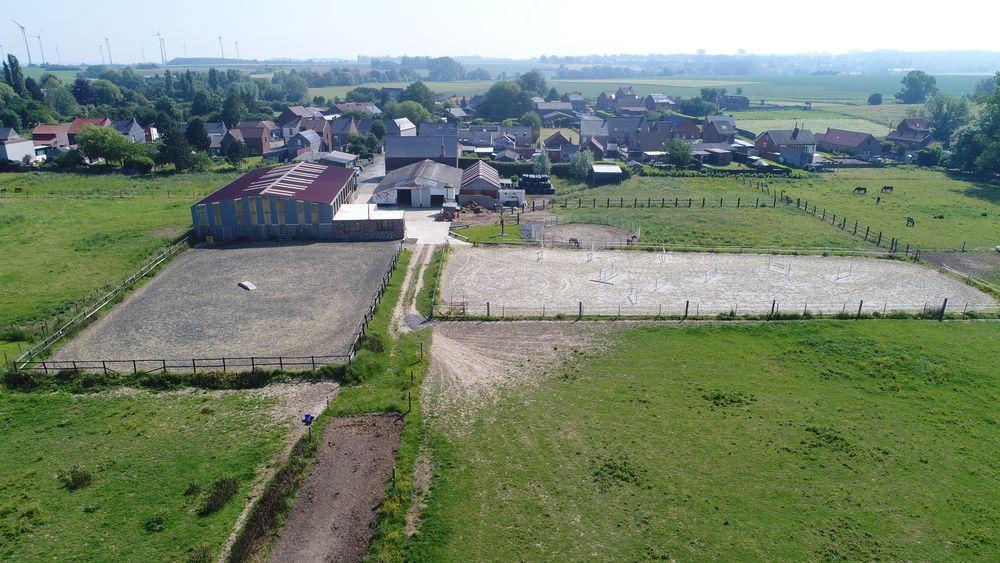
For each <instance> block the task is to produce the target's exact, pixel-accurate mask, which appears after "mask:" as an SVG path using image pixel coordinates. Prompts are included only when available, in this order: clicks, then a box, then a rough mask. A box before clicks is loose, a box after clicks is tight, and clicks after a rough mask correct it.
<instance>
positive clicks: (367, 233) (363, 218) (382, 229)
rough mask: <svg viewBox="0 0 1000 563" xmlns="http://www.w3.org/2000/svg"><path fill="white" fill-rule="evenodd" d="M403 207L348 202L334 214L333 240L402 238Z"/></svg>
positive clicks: (359, 240)
mask: <svg viewBox="0 0 1000 563" xmlns="http://www.w3.org/2000/svg"><path fill="white" fill-rule="evenodd" d="M404 213H405V212H404V211H403V210H402V209H379V207H378V205H375V204H374V203H346V204H344V205H341V206H340V209H339V210H338V211H337V214H336V215H334V216H333V240H335V241H341V242H361V241H381V240H401V239H402V238H403V236H405V231H406V229H405V224H404V221H403V214H404Z"/></svg>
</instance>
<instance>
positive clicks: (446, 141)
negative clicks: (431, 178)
mask: <svg viewBox="0 0 1000 563" xmlns="http://www.w3.org/2000/svg"><path fill="white" fill-rule="evenodd" d="M382 142H383V143H385V170H386V172H390V171H392V170H396V169H397V168H402V167H404V166H409V165H411V164H417V163H419V162H423V161H424V160H433V161H434V162H438V163H441V164H445V165H447V166H451V167H458V137H457V136H454V135H421V136H419V137H418V136H413V137H385V138H383V139H382Z"/></svg>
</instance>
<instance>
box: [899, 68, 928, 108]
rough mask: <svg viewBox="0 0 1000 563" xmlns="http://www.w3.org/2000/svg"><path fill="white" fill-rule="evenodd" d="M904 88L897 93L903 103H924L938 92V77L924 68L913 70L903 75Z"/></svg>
mask: <svg viewBox="0 0 1000 563" xmlns="http://www.w3.org/2000/svg"><path fill="white" fill-rule="evenodd" d="M902 84H903V89H902V90H900V91H899V92H898V93H897V94H896V101H898V102H899V103H901V104H922V103H924V101H926V100H927V98H929V97H931V96H933V95H934V94H936V93H937V91H938V88H937V78H934V77H933V76H931V75H929V74H927V73H926V72H924V71H922V70H911V71H910V72H908V73H907V74H906V76H904V77H903V80H902Z"/></svg>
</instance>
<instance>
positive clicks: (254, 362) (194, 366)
mask: <svg viewBox="0 0 1000 563" xmlns="http://www.w3.org/2000/svg"><path fill="white" fill-rule="evenodd" d="M348 360H350V356H348V355H346V354H336V355H326V356H247V357H222V358H192V359H177V358H173V359H148V358H147V359H135V360H42V361H40V362H34V363H31V364H24V365H22V366H20V367H18V368H17V369H16V371H19V372H34V373H45V374H48V373H66V372H69V373H103V374H104V375H109V374H110V375H120V374H132V375H147V374H153V373H170V372H175V373H193V374H197V373H198V372H199V371H202V372H220V371H221V372H223V373H225V372H228V371H235V372H240V371H247V370H250V371H253V370H257V369H273V368H278V369H287V370H290V371H301V370H304V369H316V368H318V367H323V366H326V365H338V364H344V363H346V362H347V361H348Z"/></svg>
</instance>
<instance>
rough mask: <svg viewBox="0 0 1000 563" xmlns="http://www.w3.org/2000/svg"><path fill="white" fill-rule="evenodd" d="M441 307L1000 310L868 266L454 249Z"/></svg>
mask: <svg viewBox="0 0 1000 563" xmlns="http://www.w3.org/2000/svg"><path fill="white" fill-rule="evenodd" d="M441 283H442V287H441V298H442V301H444V303H445V304H446V308H450V309H451V311H452V312H455V311H461V310H462V309H463V305H462V304H463V303H464V310H465V312H466V314H469V315H483V314H485V313H486V303H487V302H489V303H490V315H491V316H497V317H499V316H501V315H506V316H537V315H541V314H545V315H555V314H558V313H562V314H564V315H576V314H577V313H578V312H579V303H580V302H582V303H583V313H584V314H585V315H617V314H619V312H620V314H622V315H652V314H657V313H662V314H665V315H667V314H670V315H676V314H683V313H684V311H685V307H688V309H689V313H690V314H692V315H695V314H713V315H714V314H717V313H725V312H729V311H734V310H735V312H736V313H737V314H743V313H748V314H749V313H757V314H759V313H768V312H769V311H770V310H771V307H772V302H776V303H775V307H776V308H777V310H778V311H779V312H802V311H803V310H808V311H810V312H813V313H840V312H841V311H847V312H852V313H856V312H857V310H858V307H859V305H861V302H862V301H863V302H864V303H863V306H862V307H863V310H864V312H867V313H874V312H882V311H885V312H892V311H908V312H921V311H922V310H924V308H925V307H927V308H928V309H934V308H940V306H941V304H942V303H943V301H944V299H946V298H947V299H948V311H952V312H954V311H958V312H961V311H963V310H985V309H995V308H996V306H997V303H996V302H995V301H994V300H993V299H992V298H991V297H989V296H988V295H986V294H984V293H982V292H980V291H978V290H976V289H975V288H973V287H970V286H968V285H965V284H963V283H961V282H958V281H955V280H953V279H951V278H948V277H946V276H944V275H942V274H939V273H938V272H936V271H935V270H932V269H930V268H927V267H925V266H921V265H917V264H913V263H910V262H903V261H897V260H880V259H875V258H860V257H855V258H852V257H823V256H778V255H773V256H772V255H763V254H711V253H669V252H668V253H662V252H661V253H657V252H641V251H597V252H593V253H591V252H590V251H588V250H565V249H550V248H546V249H544V250H543V251H540V250H539V248H538V247H529V248H472V247H463V248H453V250H452V252H451V253H450V255H449V257H448V261H447V264H446V267H445V271H444V274H443V276H442V282H441Z"/></svg>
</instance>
